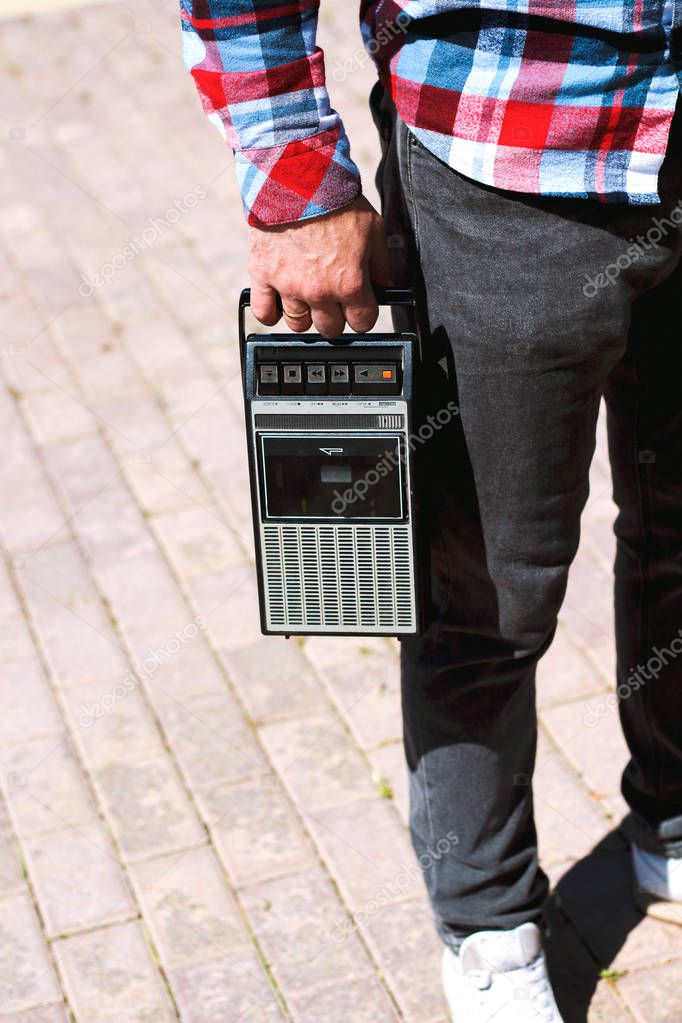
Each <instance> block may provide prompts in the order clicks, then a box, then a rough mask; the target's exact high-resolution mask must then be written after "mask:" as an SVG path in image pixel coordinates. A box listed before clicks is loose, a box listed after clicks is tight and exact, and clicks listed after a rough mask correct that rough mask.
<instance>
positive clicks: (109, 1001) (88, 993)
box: [53, 923, 176, 1023]
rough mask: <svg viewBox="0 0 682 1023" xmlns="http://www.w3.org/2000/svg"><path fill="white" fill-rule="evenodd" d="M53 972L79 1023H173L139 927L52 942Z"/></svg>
mask: <svg viewBox="0 0 682 1023" xmlns="http://www.w3.org/2000/svg"><path fill="white" fill-rule="evenodd" d="M53 948H54V953H55V958H56V961H57V968H58V970H59V972H60V975H61V978H62V983H63V984H64V989H65V991H66V994H67V996H68V998H69V1001H70V1003H71V1005H72V1006H73V1009H74V1012H75V1014H76V1018H77V1019H78V1021H79V1023H80V1021H81V1020H82V1021H83V1023H85V1021H86V1020H87V1023H115V1021H116V1020H118V1021H120V1020H121V1019H125V1020H126V1021H128V1020H129V1021H130V1023H172V1021H175V1020H176V1016H175V1013H174V1012H173V1009H172V1006H171V1003H170V1000H169V998H168V994H167V992H166V989H165V987H164V985H163V981H162V979H161V975H160V974H159V972H158V970H157V968H156V966H155V964H154V962H153V960H152V957H151V955H150V952H149V948H148V947H147V944H146V942H145V938H144V933H143V931H142V928H141V927H140V925H139V924H138V923H124V924H117V925H116V926H113V927H105V928H103V929H102V930H97V931H90V932H88V933H87V934H80V935H78V936H77V937H73V938H66V939H64V940H61V941H56V942H55V943H54V946H53Z"/></svg>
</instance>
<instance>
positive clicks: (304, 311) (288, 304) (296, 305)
mask: <svg viewBox="0 0 682 1023" xmlns="http://www.w3.org/2000/svg"><path fill="white" fill-rule="evenodd" d="M282 311H283V312H284V319H285V320H286V322H287V326H288V327H291V329H292V330H294V331H296V333H297V334H300V333H301V332H302V331H304V330H310V328H311V326H312V323H313V318H312V316H311V313H310V306H309V305H308V304H307V303H306V302H304V301H302V299H300V298H293V297H292V296H290V295H282Z"/></svg>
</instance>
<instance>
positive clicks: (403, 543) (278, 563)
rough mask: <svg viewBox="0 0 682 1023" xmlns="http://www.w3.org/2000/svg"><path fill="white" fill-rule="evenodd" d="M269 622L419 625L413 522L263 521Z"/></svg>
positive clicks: (286, 626)
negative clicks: (415, 600) (299, 522)
mask: <svg viewBox="0 0 682 1023" xmlns="http://www.w3.org/2000/svg"><path fill="white" fill-rule="evenodd" d="M263 552H264V566H263V567H264V575H265V593H266V615H267V623H268V627H269V628H271V629H281V630H283V631H288V630H291V631H292V632H306V631H307V632H315V631H322V630H334V629H338V631H339V632H358V633H369V632H412V631H414V629H415V624H416V611H415V603H414V587H413V561H412V543H411V537H410V528H409V526H371V525H363V526H353V525H319V526H317V525H264V526H263Z"/></svg>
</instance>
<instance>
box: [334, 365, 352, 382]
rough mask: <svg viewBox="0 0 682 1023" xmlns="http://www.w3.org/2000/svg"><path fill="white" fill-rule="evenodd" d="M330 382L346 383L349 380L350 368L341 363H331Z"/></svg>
mask: <svg viewBox="0 0 682 1023" xmlns="http://www.w3.org/2000/svg"><path fill="white" fill-rule="evenodd" d="M330 382H331V383H332V384H347V383H349V382H350V368H349V367H348V366H346V365H344V364H342V363H336V365H333V364H332V367H331V376H330Z"/></svg>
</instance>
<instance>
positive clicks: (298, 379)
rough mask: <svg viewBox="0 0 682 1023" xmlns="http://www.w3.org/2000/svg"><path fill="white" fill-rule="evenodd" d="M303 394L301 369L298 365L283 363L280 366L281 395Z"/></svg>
mask: <svg viewBox="0 0 682 1023" xmlns="http://www.w3.org/2000/svg"><path fill="white" fill-rule="evenodd" d="M302 393H303V367H302V366H301V364H300V363H293V362H288V363H287V362H285V363H284V365H283V366H282V394H302Z"/></svg>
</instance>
